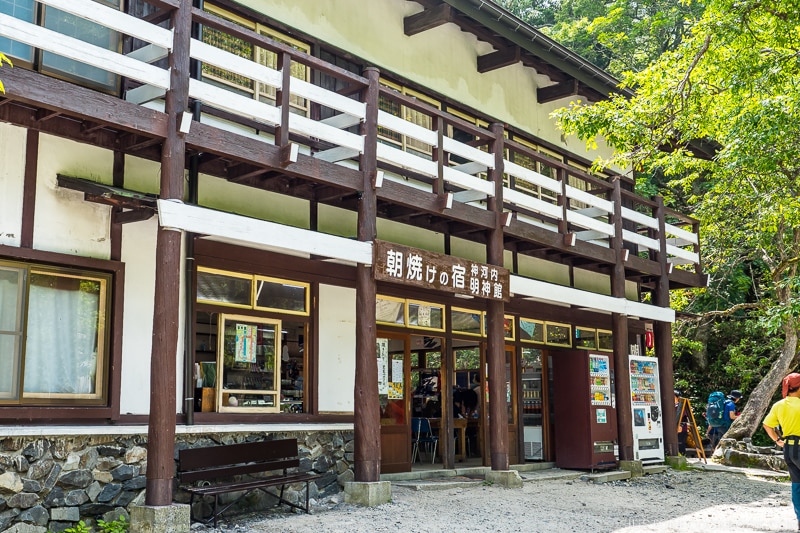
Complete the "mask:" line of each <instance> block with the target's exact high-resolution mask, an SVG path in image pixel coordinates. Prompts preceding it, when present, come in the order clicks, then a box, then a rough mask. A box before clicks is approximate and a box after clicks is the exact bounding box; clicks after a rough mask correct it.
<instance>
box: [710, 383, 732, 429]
mask: <svg viewBox="0 0 800 533" xmlns="http://www.w3.org/2000/svg"><path fill="white" fill-rule="evenodd" d="M706 421H707V422H708V425H709V426H711V427H712V428H721V427H725V426H727V424H726V423H725V393H723V392H720V391H716V392H712V393H711V394H710V395H709V396H708V405H707V406H706Z"/></svg>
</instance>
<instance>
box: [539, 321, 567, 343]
mask: <svg viewBox="0 0 800 533" xmlns="http://www.w3.org/2000/svg"><path fill="white" fill-rule="evenodd" d="M544 326H545V339H546V342H547V344H551V345H553V346H569V347H571V346H572V336H571V335H570V330H571V329H572V328H571V327H570V326H569V325H568V324H555V323H553V322H545V325H544Z"/></svg>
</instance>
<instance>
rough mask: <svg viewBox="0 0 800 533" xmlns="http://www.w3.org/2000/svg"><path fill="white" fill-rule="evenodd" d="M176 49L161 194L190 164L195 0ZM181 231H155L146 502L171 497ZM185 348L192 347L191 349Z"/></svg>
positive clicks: (173, 191) (171, 191)
mask: <svg viewBox="0 0 800 533" xmlns="http://www.w3.org/2000/svg"><path fill="white" fill-rule="evenodd" d="M170 26H171V27H172V30H173V46H172V52H171V53H170V54H169V58H168V63H169V70H170V88H169V90H168V91H167V94H166V97H165V103H164V110H165V114H166V116H167V124H166V129H165V133H166V138H165V140H164V148H163V150H162V155H161V183H160V196H161V198H164V199H167V200H182V199H183V192H184V181H183V176H184V170H185V165H186V141H185V136H184V135H182V134H179V132H178V124H179V120H180V117H181V116H183V113H184V112H185V111H186V108H187V105H188V102H189V75H190V71H189V42H190V38H191V26H192V11H191V2H187V1H183V2H181V3H180V7H178V8H177V9H176V10H175V11H173V12H172V17H171V24H170ZM182 240H183V235H182V234H181V233H180V232H179V231H174V230H171V229H167V228H159V230H158V235H157V237H156V257H157V258H158V260H157V261H156V276H155V278H156V281H155V301H154V305H153V308H154V309H153V342H152V351H151V354H150V418H149V421H148V426H147V442H148V453H147V476H146V487H145V489H146V493H145V494H146V496H145V505H150V506H157V507H161V506H167V505H170V504H171V503H172V494H173V481H174V477H175V459H174V455H175V405H176V396H177V392H176V391H177V386H176V380H177V362H176V360H177V357H176V356H177V353H176V352H177V348H178V330H179V329H180V304H181V301H182V293H181V290H180V286H181V270H182V265H181V243H182ZM187 353H190V352H188V351H187Z"/></svg>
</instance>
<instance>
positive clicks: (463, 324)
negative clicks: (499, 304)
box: [450, 309, 483, 335]
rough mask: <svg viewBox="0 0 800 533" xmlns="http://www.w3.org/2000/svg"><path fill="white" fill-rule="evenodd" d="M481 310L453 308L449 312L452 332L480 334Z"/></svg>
mask: <svg viewBox="0 0 800 533" xmlns="http://www.w3.org/2000/svg"><path fill="white" fill-rule="evenodd" d="M481 314H482V313H481V312H480V311H469V310H467V309H453V310H452V311H451V312H450V316H451V321H452V325H453V333H462V334H465V335H481V334H482V333H483V332H482V331H481Z"/></svg>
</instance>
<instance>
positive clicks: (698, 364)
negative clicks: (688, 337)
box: [692, 320, 711, 371]
mask: <svg viewBox="0 0 800 533" xmlns="http://www.w3.org/2000/svg"><path fill="white" fill-rule="evenodd" d="M710 331H711V321H708V320H703V321H701V322H700V323H699V324H697V329H696V330H695V332H694V340H696V341H698V342H699V344H700V346H701V347H700V348H698V349H697V350H692V366H693V367H694V369H695V370H701V371H706V370H708V337H709V332H710Z"/></svg>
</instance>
